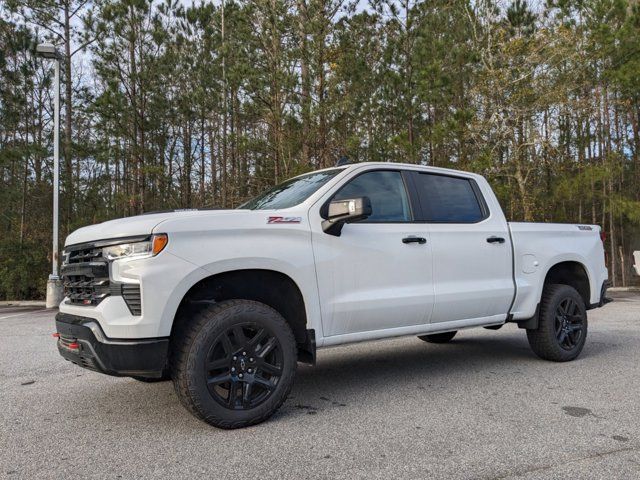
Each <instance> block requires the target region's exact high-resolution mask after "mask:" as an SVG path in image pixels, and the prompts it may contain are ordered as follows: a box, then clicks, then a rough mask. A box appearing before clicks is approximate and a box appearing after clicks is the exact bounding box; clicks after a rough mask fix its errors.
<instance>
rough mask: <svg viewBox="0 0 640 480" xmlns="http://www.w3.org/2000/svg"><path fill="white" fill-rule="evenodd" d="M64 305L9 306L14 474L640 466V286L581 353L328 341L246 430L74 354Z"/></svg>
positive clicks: (4, 361)
mask: <svg viewBox="0 0 640 480" xmlns="http://www.w3.org/2000/svg"><path fill="white" fill-rule="evenodd" d="M53 317H54V312H52V311H46V310H33V309H28V308H27V309H20V308H4V309H0V398H1V402H0V407H1V408H0V419H1V420H0V422H1V423H0V438H1V439H2V441H1V442H0V443H1V445H2V448H0V478H67V477H70V476H71V475H78V476H80V477H95V478H158V477H167V478H189V477H191V478H201V477H203V476H205V475H206V476H208V477H210V478H233V479H253V478H327V479H334V478H487V479H489V478H567V479H576V478H607V479H609V478H630V479H631V478H633V479H637V478H640V397H639V395H640V296H634V295H632V294H619V295H618V296H617V298H616V301H615V302H614V303H613V304H610V305H607V306H606V307H605V308H602V309H599V310H594V311H592V312H590V318H589V321H590V324H589V338H588V340H587V345H586V347H585V350H584V351H583V353H582V355H581V357H580V358H579V359H578V360H576V361H574V362H570V363H566V364H555V363H550V362H545V361H542V360H539V359H537V358H536V357H534V355H533V354H532V353H531V351H530V350H529V346H528V344H527V340H526V336H525V333H524V331H523V330H519V329H518V328H517V327H516V326H515V325H508V326H505V327H504V328H502V329H501V330H499V331H490V330H484V329H479V330H478V329H475V330H467V331H464V332H461V333H459V334H458V336H457V337H456V338H455V339H454V341H452V342H451V343H450V344H447V345H431V344H426V343H423V342H421V341H420V340H418V339H416V338H400V339H394V340H388V341H382V342H369V343H362V344H357V345H351V346H344V347H337V348H332V349H328V350H322V351H320V352H319V354H318V365H317V366H316V367H308V366H300V368H299V371H298V377H297V381H296V384H295V386H294V388H293V391H292V393H291V395H290V397H289V399H288V400H287V401H286V403H285V404H284V406H283V408H281V409H280V411H279V412H278V413H277V414H276V415H275V416H274V417H272V419H271V420H269V421H267V422H266V423H263V424H261V425H258V426H255V427H251V428H248V429H244V430H236V431H223V430H217V429H215V428H213V427H210V426H208V425H206V424H204V423H202V422H200V421H198V420H196V419H195V418H193V417H192V416H191V415H190V414H189V413H187V412H186V410H184V409H183V408H182V407H181V406H180V405H179V403H178V400H177V398H176V396H175V394H174V392H173V386H172V384H171V383H170V382H164V383H156V384H144V383H139V382H137V381H135V380H133V379H127V378H113V377H108V376H104V375H100V374H98V373H93V372H90V371H86V370H82V369H80V368H78V367H76V366H74V365H72V364H70V363H68V362H65V361H64V360H63V359H62V358H61V357H59V355H58V353H57V350H56V347H55V341H54V339H53V338H52V337H51V333H52V332H53V331H54V324H53Z"/></svg>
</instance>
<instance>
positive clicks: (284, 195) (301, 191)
mask: <svg viewBox="0 0 640 480" xmlns="http://www.w3.org/2000/svg"><path fill="white" fill-rule="evenodd" d="M342 170H344V169H343V168H332V169H331V170H323V171H321V172H313V173H308V174H306V175H301V176H299V177H295V178H292V179H291V180H287V181H286V182H283V183H281V184H280V185H276V186H275V187H273V188H272V189H270V190H267V191H266V192H265V193H263V194H261V195H258V196H257V197H255V198H254V199H252V200H249V201H248V202H247V203H244V204H242V205H240V206H239V207H238V208H247V209H249V210H271V209H280V208H289V207H294V206H296V205H298V204H300V203H302V202H304V201H305V200H306V199H307V198H309V197H310V196H311V195H312V194H313V193H315V192H316V191H317V190H318V189H319V188H320V187H321V186H322V185H324V184H325V183H327V182H328V181H329V180H331V179H332V178H333V177H334V176H336V175H337V174H338V173H340V172H341V171H342Z"/></svg>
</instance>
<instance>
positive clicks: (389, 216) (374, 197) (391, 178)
mask: <svg viewBox="0 0 640 480" xmlns="http://www.w3.org/2000/svg"><path fill="white" fill-rule="evenodd" d="M355 197H369V199H370V200H371V210H372V212H373V214H372V215H371V216H370V217H369V218H368V219H367V220H366V221H367V222H409V221H411V210H410V208H409V200H408V198H407V191H406V190H405V188H404V181H403V180H402V174H401V173H400V172H392V171H375V172H367V173H363V174H362V175H359V176H357V177H356V178H354V179H353V180H351V181H350V182H349V183H347V184H346V185H345V186H344V187H342V189H340V191H339V192H338V193H337V194H336V195H335V196H334V197H333V200H346V199H348V198H355Z"/></svg>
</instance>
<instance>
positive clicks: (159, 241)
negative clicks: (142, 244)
mask: <svg viewBox="0 0 640 480" xmlns="http://www.w3.org/2000/svg"><path fill="white" fill-rule="evenodd" d="M167 243H169V237H168V236H167V234H166V233H158V234H156V235H154V236H153V238H152V239H151V246H152V247H151V251H152V252H153V255H154V256H155V255H157V254H159V253H160V252H161V251H162V250H164V247H166V246H167Z"/></svg>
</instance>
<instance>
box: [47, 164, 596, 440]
mask: <svg viewBox="0 0 640 480" xmlns="http://www.w3.org/2000/svg"><path fill="white" fill-rule="evenodd" d="M602 241H603V239H602V238H601V235H600V227H598V226H595V225H578V224H539V223H512V222H507V220H506V219H505V216H504V214H503V212H502V209H501V208H500V205H499V203H498V200H497V198H496V196H495V195H494V193H493V191H492V189H491V187H490V186H489V184H488V182H487V181H486V180H485V179H484V178H483V177H482V176H480V175H476V174H473V173H467V172H462V171H455V170H447V169H441V168H432V167H423V166H416V165H406V164H395V163H360V164H353V165H345V166H340V167H336V168H329V169H325V170H319V171H315V172H312V173H308V174H305V175H301V176H298V177H295V178H293V179H290V180H288V181H285V182H284V183H282V184H280V185H278V186H276V187H274V188H272V189H271V190H269V191H267V192H265V193H264V194H262V195H260V196H258V197H256V198H254V199H253V200H250V201H248V202H247V203H245V204H244V205H242V206H240V207H239V208H237V209H234V210H191V211H175V212H168V213H151V214H145V215H140V216H134V217H129V218H123V219H120V220H112V221H108V222H105V223H101V224H98V225H92V226H88V227H84V228H81V229H79V230H77V231H75V232H73V233H72V234H71V235H69V236H68V237H67V239H66V243H65V248H64V252H63V266H62V276H63V282H64V287H65V298H64V300H63V301H62V303H61V305H60V311H59V313H58V315H57V317H56V328H57V333H55V334H54V336H56V337H57V338H58V340H57V346H58V350H59V352H60V354H61V355H62V356H63V357H64V358H65V359H67V360H70V361H71V362H73V363H75V364H77V365H79V366H81V367H85V368H89V369H92V370H96V371H99V372H102V373H105V374H108V375H116V376H129V377H133V378H136V379H138V380H141V381H154V380H162V379H168V378H171V379H172V380H173V383H174V386H175V390H176V393H177V396H178V398H179V399H180V401H181V402H182V403H183V405H184V406H185V407H186V408H187V409H188V410H189V411H190V412H192V413H193V414H194V415H195V416H197V417H198V418H200V419H202V420H204V421H206V422H208V423H210V424H212V425H214V426H217V427H221V428H238V427H244V426H248V425H252V424H255V423H258V422H261V421H263V420H265V419H267V418H268V417H269V416H270V415H272V414H273V413H274V412H275V411H276V410H277V409H278V407H279V406H280V405H281V404H282V403H283V401H284V400H285V399H286V397H287V394H288V393H289V391H290V389H291V386H292V383H293V381H294V375H295V372H296V366H297V362H304V363H310V364H313V363H315V359H316V349H318V348H324V347H330V346H333V345H341V344H346V343H351V342H360V341H365V340H375V339H382V338H389V337H397V336H403V335H416V336H417V337H418V338H419V339H421V340H424V341H425V342H429V343H443V342H448V341H450V340H451V339H453V338H454V336H455V335H456V332H457V331H458V330H462V329H466V328H472V327H486V328H491V329H498V328H500V327H501V326H502V325H504V324H505V323H507V322H515V323H517V324H518V326H519V327H521V328H523V329H526V334H527V338H528V340H529V344H530V345H531V348H532V350H533V352H535V354H537V355H538V356H539V357H541V358H543V359H546V360H552V361H556V362H564V361H568V360H573V359H574V358H576V357H577V356H578V354H579V353H580V352H581V350H582V348H583V346H584V344H585V340H586V338H587V310H589V309H592V308H595V307H600V306H602V305H603V304H604V303H606V301H607V299H606V297H605V292H606V288H607V285H608V283H607V269H606V267H605V260H604V249H603V243H602ZM372 348H375V344H374V345H372ZM425 361H428V357H425Z"/></svg>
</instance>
